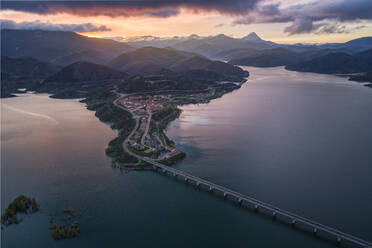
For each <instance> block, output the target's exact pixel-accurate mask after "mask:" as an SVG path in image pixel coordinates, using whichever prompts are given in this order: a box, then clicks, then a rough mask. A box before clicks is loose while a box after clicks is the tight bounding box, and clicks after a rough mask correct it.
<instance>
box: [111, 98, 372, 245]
mask: <svg viewBox="0 0 372 248" xmlns="http://www.w3.org/2000/svg"><path fill="white" fill-rule="evenodd" d="M121 97H123V96H121ZM119 99H120V97H119V98H118V99H117V100H115V101H114V104H115V105H116V106H117V107H119V108H121V109H124V110H126V111H129V110H127V109H125V108H124V107H123V106H121V105H120V104H118V100H119ZM129 112H130V111H129ZM130 113H131V112H130ZM131 114H132V115H133V113H131ZM135 120H136V125H135V128H134V129H133V130H132V132H131V134H130V135H129V136H128V137H127V138H126V140H125V141H124V143H123V149H124V151H125V152H127V153H129V154H130V155H132V156H134V157H136V158H138V159H139V160H143V161H146V162H147V163H149V164H151V165H152V167H153V169H154V170H155V171H158V172H162V173H163V174H166V175H169V176H173V177H175V178H177V179H179V180H182V181H184V182H186V183H190V184H192V185H194V186H195V187H198V188H201V189H204V190H207V191H209V192H212V193H214V194H217V195H220V196H221V197H224V198H226V199H228V200H230V201H232V202H235V203H237V204H239V205H240V206H242V207H244V208H248V209H251V210H253V211H255V212H257V213H260V214H264V215H267V216H269V217H271V218H273V219H274V220H277V221H280V222H283V223H287V224H289V225H291V226H292V227H293V228H296V229H298V230H302V231H306V232H309V233H312V234H313V235H314V236H316V237H318V238H322V239H325V240H328V241H331V242H334V243H335V244H338V245H340V246H341V247H347V248H349V247H350V248H372V243H370V242H368V241H365V240H363V239H360V238H358V237H355V236H353V235H350V234H347V233H344V232H342V231H339V230H337V229H334V228H332V227H328V226H325V225H323V224H320V223H318V222H315V221H312V220H309V219H307V218H304V217H302V216H299V215H297V214H294V213H291V212H288V211H286V210H284V209H280V208H278V207H275V206H273V205H270V204H267V203H265V202H262V201H259V200H256V199H254V198H252V197H249V196H247V195H243V194H241V193H239V192H236V191H233V190H231V189H228V188H225V187H223V186H220V185H217V184H214V183H212V182H209V181H207V180H204V179H202V178H199V177H196V176H193V175H191V174H189V173H187V172H184V171H181V170H178V169H175V168H172V167H169V166H166V165H163V164H161V163H158V162H156V161H154V160H153V159H151V158H148V157H143V156H140V155H138V154H135V153H133V152H132V151H130V150H129V149H128V147H127V145H128V140H129V139H130V137H131V136H133V134H134V133H135V131H136V130H137V128H138V125H139V121H138V118H135ZM371 221H372V220H371Z"/></svg>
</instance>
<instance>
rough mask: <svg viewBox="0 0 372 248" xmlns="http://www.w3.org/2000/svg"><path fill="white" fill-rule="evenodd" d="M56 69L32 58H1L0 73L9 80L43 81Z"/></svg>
mask: <svg viewBox="0 0 372 248" xmlns="http://www.w3.org/2000/svg"><path fill="white" fill-rule="evenodd" d="M57 69H58V68H57V67H56V66H54V65H52V64H50V63H46V62H43V61H40V60H38V59H35V58H32V57H20V58H10V57H6V56H1V73H5V74H7V79H9V78H23V79H25V78H30V79H43V78H46V77H48V76H50V75H52V74H53V73H55V72H56V71H57Z"/></svg>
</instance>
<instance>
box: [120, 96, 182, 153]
mask: <svg viewBox="0 0 372 248" xmlns="http://www.w3.org/2000/svg"><path fill="white" fill-rule="evenodd" d="M169 99H170V96H168V95H155V96H128V97H126V98H124V99H122V100H121V102H120V103H121V104H122V105H123V106H124V107H125V108H126V109H128V110H130V111H131V112H132V113H133V114H134V115H135V117H137V118H139V120H140V126H139V128H138V129H137V131H136V133H135V134H134V135H133V136H132V137H131V139H130V140H129V144H130V145H131V146H132V147H133V148H134V149H136V150H141V151H143V152H145V153H149V154H150V153H151V154H158V157H157V159H168V158H171V157H172V156H174V155H176V154H178V153H179V152H180V151H179V150H177V149H176V148H171V147H168V146H167V145H166V144H163V142H162V141H161V139H160V138H159V135H158V134H156V133H154V134H153V136H154V137H151V135H150V134H147V133H146V127H147V124H148V121H151V120H149V114H150V113H152V112H155V111H158V110H160V109H162V108H163V103H164V102H165V101H169ZM143 135H146V137H145V138H144V140H142V142H141V139H142V137H143Z"/></svg>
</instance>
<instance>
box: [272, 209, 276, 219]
mask: <svg viewBox="0 0 372 248" xmlns="http://www.w3.org/2000/svg"><path fill="white" fill-rule="evenodd" d="M272 217H273V219H274V220H275V219H276V212H275V211H274V212H273V214H272Z"/></svg>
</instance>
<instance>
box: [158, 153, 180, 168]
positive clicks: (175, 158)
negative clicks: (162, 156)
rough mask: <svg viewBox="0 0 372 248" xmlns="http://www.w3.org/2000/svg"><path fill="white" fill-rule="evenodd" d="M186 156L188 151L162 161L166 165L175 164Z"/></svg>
mask: <svg viewBox="0 0 372 248" xmlns="http://www.w3.org/2000/svg"><path fill="white" fill-rule="evenodd" d="M185 158H186V153H184V152H180V153H178V154H177V155H174V156H173V157H171V158H169V159H167V160H162V161H160V163H162V164H165V165H173V164H176V163H178V162H179V161H181V160H183V159H185Z"/></svg>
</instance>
